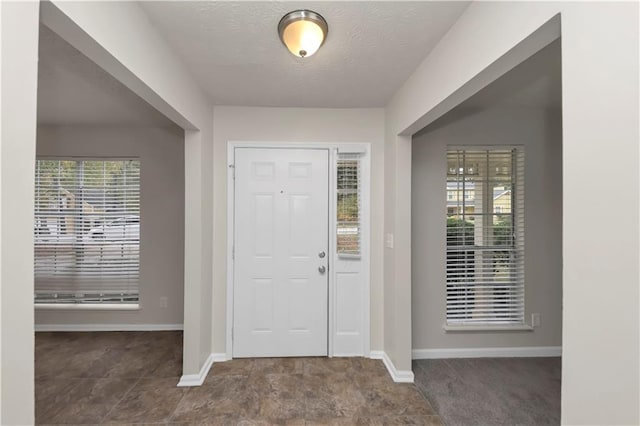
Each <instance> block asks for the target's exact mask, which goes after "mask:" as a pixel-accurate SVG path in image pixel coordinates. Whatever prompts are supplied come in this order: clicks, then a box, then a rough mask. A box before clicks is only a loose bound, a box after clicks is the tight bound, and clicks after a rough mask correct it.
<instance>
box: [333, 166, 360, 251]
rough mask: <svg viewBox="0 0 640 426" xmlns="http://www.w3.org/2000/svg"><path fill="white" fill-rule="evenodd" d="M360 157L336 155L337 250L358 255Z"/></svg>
mask: <svg viewBox="0 0 640 426" xmlns="http://www.w3.org/2000/svg"><path fill="white" fill-rule="evenodd" d="M360 163H361V158H360V155H359V154H339V155H338V178H337V187H338V188H337V194H338V200H337V215H338V217H337V230H336V232H337V238H336V241H337V245H336V246H337V251H338V255H343V256H359V255H360V244H361V217H360V214H361V211H362V196H361V187H362V185H361V179H362V177H361V170H360V168H361V164H360Z"/></svg>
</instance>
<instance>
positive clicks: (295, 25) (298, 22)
mask: <svg viewBox="0 0 640 426" xmlns="http://www.w3.org/2000/svg"><path fill="white" fill-rule="evenodd" d="M328 31H329V26H328V25H327V21H325V20H324V18H323V17H322V16H321V15H320V14H318V13H316V12H313V11H311V10H294V11H293V12H289V13H287V14H286V15H284V16H283V17H282V19H281V20H280V23H279V24H278V34H279V35H280V40H282V43H283V44H284V45H285V46H286V47H287V49H289V51H290V52H291V53H293V54H294V55H296V56H298V57H300V58H305V57H307V56H311V55H313V54H314V53H316V51H317V50H318V49H319V48H320V46H322V43H324V40H325V38H326V37H327V32H328Z"/></svg>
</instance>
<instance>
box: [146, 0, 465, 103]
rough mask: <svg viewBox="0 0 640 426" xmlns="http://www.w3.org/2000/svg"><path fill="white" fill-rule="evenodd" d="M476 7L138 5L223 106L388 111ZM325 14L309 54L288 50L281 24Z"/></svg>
mask: <svg viewBox="0 0 640 426" xmlns="http://www.w3.org/2000/svg"><path fill="white" fill-rule="evenodd" d="M468 4H469V2H452V1H445V2H437V1H434V2H432V1H421V2H418V1H412V2H404V1H367V2H362V1H287V2H282V1H262V2H255V1H249V2H248V1H221V2H211V1H209V2H192V1H159V2H157V1H156V2H148V1H144V2H140V5H141V7H142V8H143V9H144V10H145V11H146V13H147V15H148V16H149V18H150V20H151V22H152V23H153V25H154V26H155V27H156V28H157V29H158V30H159V32H160V33H161V34H162V36H163V37H164V38H165V39H166V40H167V41H168V43H169V44H170V45H171V46H172V48H173V49H174V50H175V52H176V53H177V54H178V55H180V56H181V57H182V59H183V60H184V62H185V64H186V65H187V67H188V68H189V69H190V70H191V72H192V73H193V75H194V76H195V77H196V79H197V80H198V82H199V83H200V85H201V86H202V88H203V89H204V90H205V91H206V92H207V93H208V94H209V95H210V96H211V98H212V100H213V101H214V103H216V104H218V105H246V106H288V107H382V106H384V105H386V103H387V102H388V101H389V99H390V98H391V96H392V95H393V94H394V93H395V91H396V90H397V89H398V88H399V87H400V86H401V85H402V83H404V82H405V81H406V79H407V78H408V77H409V76H410V75H411V73H412V72H413V71H414V70H415V68H416V67H417V66H418V64H419V63H420V62H421V61H422V60H423V59H424V58H425V57H426V56H427V54H428V53H429V52H430V51H431V49H432V48H433V47H434V46H435V45H436V44H437V43H438V41H439V40H440V39H441V38H442V36H443V35H444V34H445V33H446V32H447V30H448V29H449V28H450V27H451V25H452V24H453V23H454V22H455V21H456V20H457V18H458V17H459V16H460V14H462V12H463V11H464V9H465V8H466V7H467V6H468ZM300 8H305V9H311V10H314V11H316V12H319V13H320V14H321V15H323V16H324V17H325V19H326V20H327V22H328V24H329V35H328V37H327V40H326V42H325V44H324V46H323V47H322V48H321V49H320V50H319V51H318V52H317V53H316V54H315V55H314V56H312V57H310V58H306V59H299V58H296V57H294V56H293V55H291V54H290V53H289V52H288V51H287V49H286V48H285V47H284V46H283V45H282V44H281V42H280V40H279V38H278V34H277V25H278V21H279V20H280V18H281V17H282V16H283V15H284V14H286V13H287V12H290V11H292V10H295V9H300Z"/></svg>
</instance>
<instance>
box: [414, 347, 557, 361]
mask: <svg viewBox="0 0 640 426" xmlns="http://www.w3.org/2000/svg"><path fill="white" fill-rule="evenodd" d="M411 356H412V358H413V359H440V358H517V357H557V356H562V346H520V347H511V348H451V349H414V350H412V351H411Z"/></svg>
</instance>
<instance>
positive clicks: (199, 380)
mask: <svg viewBox="0 0 640 426" xmlns="http://www.w3.org/2000/svg"><path fill="white" fill-rule="evenodd" d="M216 355H219V354H209V356H208V357H207V360H206V361H205V362H204V364H203V365H202V368H201V369H200V372H199V373H198V374H184V375H183V376H182V377H180V381H179V382H178V385H177V386H178V387H187V386H200V385H202V384H203V383H204V379H206V378H207V374H209V370H210V369H211V366H212V365H213V361H214V359H215V358H216Z"/></svg>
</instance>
